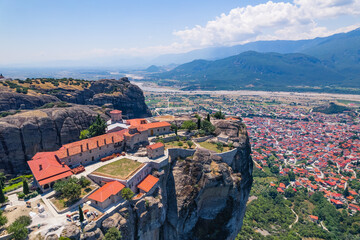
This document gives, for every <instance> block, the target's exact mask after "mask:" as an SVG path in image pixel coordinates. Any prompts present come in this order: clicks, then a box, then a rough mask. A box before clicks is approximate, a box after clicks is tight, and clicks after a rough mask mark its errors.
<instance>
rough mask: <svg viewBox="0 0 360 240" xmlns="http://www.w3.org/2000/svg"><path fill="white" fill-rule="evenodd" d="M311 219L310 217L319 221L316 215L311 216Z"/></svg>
mask: <svg viewBox="0 0 360 240" xmlns="http://www.w3.org/2000/svg"><path fill="white" fill-rule="evenodd" d="M309 217H310V218H311V219H314V220H319V217H317V216H314V215H309Z"/></svg>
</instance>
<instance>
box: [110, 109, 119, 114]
mask: <svg viewBox="0 0 360 240" xmlns="http://www.w3.org/2000/svg"><path fill="white" fill-rule="evenodd" d="M118 113H122V111H120V110H112V111H111V112H110V114H118Z"/></svg>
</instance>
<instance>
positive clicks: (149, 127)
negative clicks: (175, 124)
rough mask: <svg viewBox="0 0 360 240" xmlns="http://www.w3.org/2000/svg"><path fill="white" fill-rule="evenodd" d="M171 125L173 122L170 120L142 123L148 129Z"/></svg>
mask: <svg viewBox="0 0 360 240" xmlns="http://www.w3.org/2000/svg"><path fill="white" fill-rule="evenodd" d="M170 126H171V124H170V123H168V122H153V123H147V124H142V125H141V127H143V128H146V129H152V128H160V127H170Z"/></svg>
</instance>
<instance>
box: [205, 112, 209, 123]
mask: <svg viewBox="0 0 360 240" xmlns="http://www.w3.org/2000/svg"><path fill="white" fill-rule="evenodd" d="M206 120H208V121H209V122H210V113H208V115H207V117H206Z"/></svg>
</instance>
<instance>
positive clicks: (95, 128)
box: [79, 115, 106, 139]
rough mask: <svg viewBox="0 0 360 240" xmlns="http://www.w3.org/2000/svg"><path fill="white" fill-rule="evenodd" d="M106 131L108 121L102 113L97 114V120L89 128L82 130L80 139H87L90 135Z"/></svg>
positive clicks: (93, 135) (97, 134)
mask: <svg viewBox="0 0 360 240" xmlns="http://www.w3.org/2000/svg"><path fill="white" fill-rule="evenodd" d="M105 132H106V122H105V120H103V119H102V118H101V117H100V115H97V117H96V120H95V122H93V124H91V126H90V127H89V128H88V129H85V130H83V131H81V132H80V136H79V138H80V139H86V138H90V137H96V136H99V135H102V134H105Z"/></svg>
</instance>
